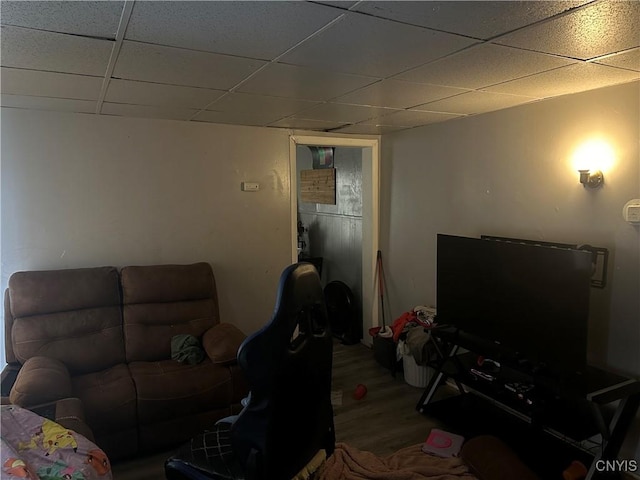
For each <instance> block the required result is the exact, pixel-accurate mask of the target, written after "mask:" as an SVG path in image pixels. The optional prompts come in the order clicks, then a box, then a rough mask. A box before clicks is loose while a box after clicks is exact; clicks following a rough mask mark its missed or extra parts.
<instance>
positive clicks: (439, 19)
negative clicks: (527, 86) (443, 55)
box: [355, 0, 590, 39]
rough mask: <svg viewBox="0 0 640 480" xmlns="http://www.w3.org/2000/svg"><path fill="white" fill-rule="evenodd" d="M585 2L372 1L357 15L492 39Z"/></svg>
mask: <svg viewBox="0 0 640 480" xmlns="http://www.w3.org/2000/svg"><path fill="white" fill-rule="evenodd" d="M588 1H590V0H583V1H544V2H541V1H444V2H443V1H420V2H415V1H414V2H398V1H371V2H361V3H360V4H359V5H358V6H357V7H356V8H355V10H356V11H361V12H366V13H369V14H371V15H376V16H379V17H383V18H391V19H393V20H397V21H400V22H405V23H410V24H413V25H421V26H423V27H429V28H434V29H436V30H443V31H445V32H452V33H457V34H460V35H468V36H471V37H475V38H481V39H488V38H492V37H495V36H496V35H499V34H502V33H505V32H510V31H512V30H515V29H516V28H521V27H524V26H525V25H530V24H532V23H534V22H538V21H540V20H542V19H545V18H548V17H551V16H553V15H557V14H558V13H561V12H563V11H566V10H568V9H570V8H572V7H576V6H578V5H582V4H584V3H588Z"/></svg>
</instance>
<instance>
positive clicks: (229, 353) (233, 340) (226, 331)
mask: <svg viewBox="0 0 640 480" xmlns="http://www.w3.org/2000/svg"><path fill="white" fill-rule="evenodd" d="M245 338H246V335H245V334H244V333H242V332H241V331H240V330H239V329H238V328H237V327H235V326H234V325H231V324H230V323H219V324H218V325H214V326H213V327H211V328H210V329H209V330H207V331H206V332H205V333H204V335H203V336H202V347H203V348H204V350H205V352H207V355H208V356H209V358H210V359H211V361H212V362H213V363H217V364H221V365H227V364H230V363H235V362H236V359H237V354H238V348H240V344H241V343H242V342H243V341H244V339H245Z"/></svg>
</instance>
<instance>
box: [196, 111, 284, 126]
mask: <svg viewBox="0 0 640 480" xmlns="http://www.w3.org/2000/svg"><path fill="white" fill-rule="evenodd" d="M282 117H283V116H282V115H276V114H274V113H273V112H268V111H263V112H262V113H246V112H214V111H211V110H203V111H202V112H200V113H198V115H196V116H195V117H194V118H193V120H194V121H196V122H209V123H230V124H234V125H252V126H258V127H262V126H265V125H268V124H270V123H273V122H275V121H277V120H280V119H281V118H282Z"/></svg>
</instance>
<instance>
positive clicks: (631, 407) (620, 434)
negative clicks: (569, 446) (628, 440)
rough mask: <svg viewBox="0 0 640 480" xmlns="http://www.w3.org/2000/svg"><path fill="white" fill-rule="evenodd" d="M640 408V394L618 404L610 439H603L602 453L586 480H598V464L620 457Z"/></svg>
mask: <svg viewBox="0 0 640 480" xmlns="http://www.w3.org/2000/svg"><path fill="white" fill-rule="evenodd" d="M639 407H640V393H636V394H635V395H631V396H629V397H626V398H623V399H621V400H620V403H619V404H618V408H617V409H616V412H615V414H614V416H613V419H612V420H611V423H610V425H609V432H610V435H609V438H608V439H605V438H603V445H602V448H601V449H600V452H598V454H597V455H596V456H595V458H594V459H593V462H592V463H591V468H590V469H589V473H587V476H586V477H585V480H591V479H592V478H597V477H596V476H595V475H597V473H598V472H597V471H596V464H597V462H598V461H599V460H614V459H615V458H616V457H617V456H618V452H619V451H620V447H622V443H623V442H624V439H625V437H626V435H627V432H628V431H629V427H630V426H631V423H632V422H633V419H634V418H635V416H636V414H637V412H638V408H639Z"/></svg>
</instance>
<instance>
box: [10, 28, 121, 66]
mask: <svg viewBox="0 0 640 480" xmlns="http://www.w3.org/2000/svg"><path fill="white" fill-rule="evenodd" d="M1 43H2V57H1V62H2V66H5V67H16V68H29V69H32V70H48V71H52V72H64V73H79V74H84V75H95V76H103V75H104V74H105V73H106V71H107V65H108V63H109V56H110V55H111V48H112V46H113V44H114V42H112V41H110V40H97V39H95V38H86V37H79V36H76V35H65V34H62V33H52V32H45V31H42V30H31V29H28V28H21V27H8V26H6V27H2V42H1Z"/></svg>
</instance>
